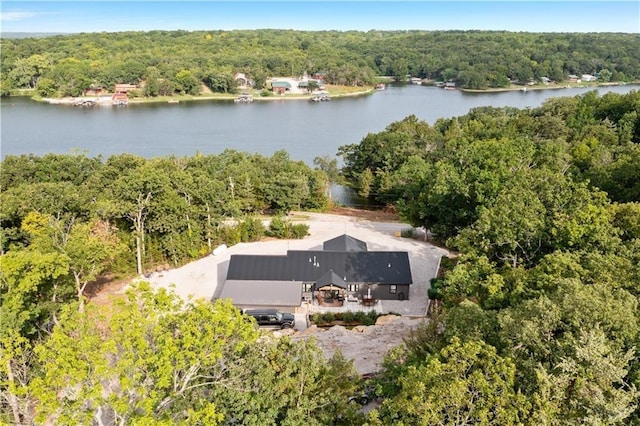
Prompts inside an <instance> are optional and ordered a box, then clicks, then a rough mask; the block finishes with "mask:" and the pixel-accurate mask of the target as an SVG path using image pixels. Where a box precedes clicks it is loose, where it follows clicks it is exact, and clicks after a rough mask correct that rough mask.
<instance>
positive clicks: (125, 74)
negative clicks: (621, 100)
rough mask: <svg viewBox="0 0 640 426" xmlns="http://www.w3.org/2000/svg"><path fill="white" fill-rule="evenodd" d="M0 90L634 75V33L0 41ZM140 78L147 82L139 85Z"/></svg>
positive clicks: (637, 62) (182, 34) (504, 81)
mask: <svg viewBox="0 0 640 426" xmlns="http://www.w3.org/2000/svg"><path fill="white" fill-rule="evenodd" d="M0 42H1V45H0V49H2V52H3V60H2V66H1V72H0V76H1V80H0V83H1V86H2V92H3V93H8V92H10V90H11V89H12V88H30V89H36V91H37V92H38V94H39V95H40V96H46V97H49V96H54V95H57V96H67V95H71V96H77V95H79V94H82V93H84V92H85V91H87V90H88V89H89V88H91V87H94V88H96V87H104V88H107V89H108V90H113V88H114V85H115V84H117V83H128V84H136V85H140V86H144V88H143V89H142V94H144V95H146V96H157V95H170V94H172V93H174V92H184V93H190V94H198V93H200V90H201V86H202V85H206V86H207V87H208V88H209V89H211V90H212V91H214V92H221V93H228V92H234V91H235V90H236V84H235V80H234V75H235V73H238V72H241V73H244V74H245V75H247V76H248V77H250V79H252V80H253V81H254V82H255V83H256V84H257V85H258V88H262V85H263V84H264V82H265V80H266V78H267V77H270V76H302V75H303V74H304V73H308V74H309V75H315V74H318V75H321V76H322V78H323V79H324V80H325V81H326V82H327V83H330V84H341V85H363V84H373V83H374V80H375V77H376V76H395V77H396V78H399V79H401V80H404V79H405V78H406V76H407V75H411V76H414V77H419V78H426V79H431V80H441V81H456V82H457V84H458V85H459V86H461V87H467V88H473V89H483V88H488V87H504V86H508V85H509V83H510V81H518V82H520V83H522V84H525V83H528V82H529V81H530V80H538V81H541V80H542V79H543V77H544V78H547V79H550V80H554V81H557V82H561V81H563V80H566V79H568V76H569V75H577V76H581V75H582V74H591V75H598V77H599V78H600V79H601V80H605V81H628V80H635V79H638V78H640V71H639V70H640V53H638V52H640V41H639V40H638V38H637V36H636V35H634V34H622V33H604V34H603V33H589V34H576V33H566V34H562V33H560V34H556V33H522V32H520V33H511V32H502V31H378V30H371V31H367V32H359V31H346V32H340V31H294V30H267V29H263V30H236V31H222V30H218V31H193V32H189V31H150V32H120V33H82V34H71V35H58V36H50V37H42V38H24V39H7V38H2V39H1V40H0ZM142 83H145V84H144V85H143V84H142Z"/></svg>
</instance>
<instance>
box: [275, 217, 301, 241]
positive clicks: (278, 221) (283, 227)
mask: <svg viewBox="0 0 640 426" xmlns="http://www.w3.org/2000/svg"><path fill="white" fill-rule="evenodd" d="M308 234H309V225H307V224H306V223H298V224H295V225H294V224H292V223H291V222H289V221H288V220H286V219H284V218H283V217H281V216H276V217H274V218H273V219H271V222H270V223H269V229H268V231H267V235H268V236H270V237H274V238H295V239H301V238H304V237H306V236H307V235H308Z"/></svg>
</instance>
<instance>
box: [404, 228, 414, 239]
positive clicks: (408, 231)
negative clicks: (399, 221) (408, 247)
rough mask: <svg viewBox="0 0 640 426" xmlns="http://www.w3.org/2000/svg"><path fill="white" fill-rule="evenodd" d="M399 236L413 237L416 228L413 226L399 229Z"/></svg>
mask: <svg viewBox="0 0 640 426" xmlns="http://www.w3.org/2000/svg"><path fill="white" fill-rule="evenodd" d="M400 236H401V237H402V238H415V236H416V230H415V229H413V228H405V229H403V230H401V231H400Z"/></svg>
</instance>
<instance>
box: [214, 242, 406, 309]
mask: <svg viewBox="0 0 640 426" xmlns="http://www.w3.org/2000/svg"><path fill="white" fill-rule="evenodd" d="M412 283H413V280H412V277H411V267H410V265H409V254H408V253H407V252H406V251H369V250H368V249H367V244H366V243H365V242H364V241H361V240H358V239H356V238H354V237H351V236H349V235H346V234H343V235H340V236H338V237H335V238H333V239H331V240H327V241H325V242H324V243H323V247H322V249H321V250H288V251H287V254H286V255H232V256H231V258H230V261H229V269H228V271H227V277H226V280H225V283H224V288H223V289H222V293H221V294H220V298H228V299H231V300H232V302H233V304H234V305H236V306H238V307H239V308H242V309H248V308H276V309H279V310H281V311H283V312H295V311H296V310H297V309H298V308H299V307H300V306H301V305H302V302H303V301H306V302H313V303H318V304H320V305H323V304H326V305H328V306H341V305H342V303H343V301H344V300H345V299H347V300H354V301H359V302H360V303H362V304H363V305H366V304H368V303H370V302H375V300H380V299H382V300H407V299H409V296H410V293H409V291H410V288H411V285H412Z"/></svg>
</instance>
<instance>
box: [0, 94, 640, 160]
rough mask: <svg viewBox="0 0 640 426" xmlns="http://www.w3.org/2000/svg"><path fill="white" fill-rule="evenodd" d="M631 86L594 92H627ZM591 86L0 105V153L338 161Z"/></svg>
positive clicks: (7, 100) (8, 100) (5, 101)
mask: <svg viewBox="0 0 640 426" xmlns="http://www.w3.org/2000/svg"><path fill="white" fill-rule="evenodd" d="M637 87H638V86H630V85H628V86H612V87H603V88H598V89H597V90H598V91H599V92H600V93H606V92H609V91H612V92H617V93H627V92H629V91H630V90H633V89H637ZM589 90H593V89H583V88H576V89H559V90H541V91H528V92H518V91H515V92H501V93H481V94H468V93H463V92H460V91H448V90H442V89H439V88H435V87H422V86H411V85H406V86H391V87H389V88H387V90H385V91H381V92H376V93H374V94H372V95H369V96H362V97H355V98H343V99H333V100H332V101H331V102H309V101H306V100H295V101H294V100H291V101H269V102H257V101H256V102H253V103H252V104H234V103H233V102H222V101H197V102H183V103H179V104H146V105H129V106H128V107H126V108H122V107H111V106H109V107H93V108H77V107H72V106H62V105H49V104H43V103H38V102H34V101H32V100H30V99H28V98H2V99H1V100H0V114H1V115H0V117H1V118H0V120H1V125H2V130H1V145H0V148H1V156H2V158H4V157H5V156H7V155H19V154H36V155H43V154H46V153H50V152H53V153H61V154H66V153H71V152H74V151H79V152H83V153H86V154H87V155H89V156H96V155H98V154H102V155H103V157H108V156H109V155H112V154H119V153H122V152H129V153H133V154H137V155H140V156H143V157H147V158H150V157H157V156H166V155H176V156H191V155H194V154H196V153H197V152H201V153H203V154H218V153H220V152H222V151H223V150H224V149H226V148H233V149H236V150H239V151H246V152H252V153H253V152H256V153H259V154H263V155H268V156H270V155H271V154H273V152H274V151H277V150H280V149H284V150H286V151H287V152H288V153H289V154H290V157H291V158H292V159H294V160H302V161H305V162H307V163H308V164H311V163H312V161H313V159H314V158H315V157H316V156H321V155H330V156H333V155H335V154H336V152H337V150H338V147H339V146H341V145H345V144H351V143H358V142H360V140H361V139H362V138H363V137H364V136H366V135H367V133H369V132H379V131H381V130H383V129H384V128H385V127H386V126H387V125H388V124H390V123H391V122H393V121H397V120H401V119H403V118H404V117H406V116H408V115H410V114H414V115H416V116H417V117H418V118H420V119H423V120H426V121H427V122H429V123H431V124H433V123H434V122H435V121H436V120H437V119H438V118H441V117H453V116H459V115H464V114H466V113H467V112H468V111H469V110H470V109H471V108H474V107H478V106H495V107H502V106H513V107H517V108H527V107H536V106H539V105H540V104H542V102H543V101H544V100H545V99H547V98H550V97H556V96H575V95H578V94H582V93H586V92H587V91H589Z"/></svg>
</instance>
